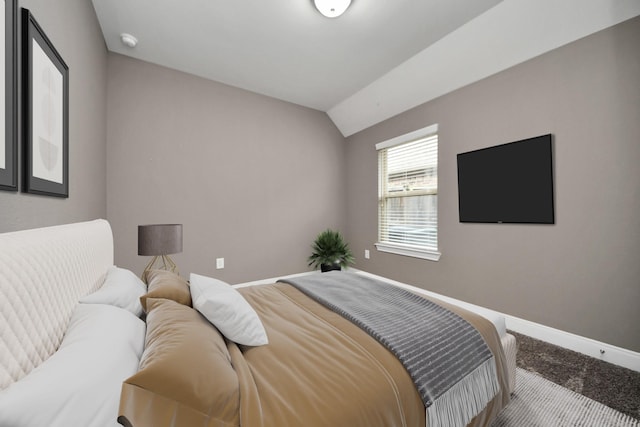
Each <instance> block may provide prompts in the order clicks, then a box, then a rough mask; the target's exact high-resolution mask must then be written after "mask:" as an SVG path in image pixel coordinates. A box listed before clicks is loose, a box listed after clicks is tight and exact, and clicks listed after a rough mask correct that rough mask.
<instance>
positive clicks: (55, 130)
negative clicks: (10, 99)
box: [22, 9, 69, 197]
mask: <svg viewBox="0 0 640 427" xmlns="http://www.w3.org/2000/svg"><path fill="white" fill-rule="evenodd" d="M22 44H23V45H22V60H23V64H22V67H23V68H22V72H23V77H22V80H23V98H22V99H23V107H24V111H23V125H24V129H23V137H24V140H23V141H24V143H23V145H24V165H25V167H24V171H25V177H24V183H23V187H24V188H23V191H26V192H28V193H34V194H44V195H48V196H56V197H69V68H68V67H67V64H65V62H64V60H63V59H62V57H61V56H60V54H59V53H58V51H57V50H56V48H55V47H54V46H53V44H52V43H51V41H50V40H49V38H48V37H47V36H46V34H45V33H44V31H43V30H42V28H41V27H40V25H38V23H37V22H36V20H35V18H34V17H33V15H32V14H31V13H30V12H29V10H28V9H22Z"/></svg>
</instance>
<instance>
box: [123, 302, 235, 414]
mask: <svg viewBox="0 0 640 427" xmlns="http://www.w3.org/2000/svg"><path fill="white" fill-rule="evenodd" d="M147 307H148V309H149V314H148V315H147V337H146V343H145V350H144V354H143V355H142V359H141V360H140V370H139V371H138V372H137V373H136V374H135V375H133V376H132V377H130V378H128V379H127V380H125V382H124V384H123V385H122V397H121V400H120V409H119V412H118V415H119V416H118V420H119V421H120V422H121V423H122V424H123V425H133V426H138V425H144V426H156V425H158V426H159V425H169V424H171V425H176V426H196V425H197V426H214V425H215V426H237V425H240V383H239V380H238V376H237V374H236V371H235V370H234V369H233V366H232V365H231V356H230V355H229V351H228V350H227V345H226V343H225V341H224V338H223V337H222V335H220V332H219V331H218V330H217V329H216V328H214V327H213V326H211V324H210V323H209V322H207V320H206V319H204V318H203V317H202V316H201V315H200V314H199V313H198V312H197V311H195V310H194V309H193V308H191V307H187V306H185V305H182V304H178V303H176V302H175V301H171V300H167V299H155V298H149V299H148V300H147Z"/></svg>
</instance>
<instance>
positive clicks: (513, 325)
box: [235, 268, 640, 372]
mask: <svg viewBox="0 0 640 427" xmlns="http://www.w3.org/2000/svg"><path fill="white" fill-rule="evenodd" d="M349 271H353V272H356V273H358V274H362V275H363V276H368V277H372V278H374V279H378V280H382V281H384V282H387V283H390V284H393V285H396V286H400V287H403V288H407V289H411V290H413V291H415V292H418V293H422V294H424V295H427V296H433V297H434V298H438V299H441V300H443V301H446V302H449V303H452V304H456V305H459V306H462V307H468V308H470V309H472V310H475V311H478V312H482V311H489V312H494V313H498V314H500V315H502V316H504V318H505V320H506V324H507V329H509V330H512V331H514V332H517V333H520V334H523V335H527V336H529V337H532V338H535V339H538V340H541V341H545V342H548V343H550V344H554V345H557V346H558V347H562V348H566V349H568V350H573V351H575V352H578V353H582V354H585V355H587V356H590V357H593V358H596V359H599V360H603V361H605V362H609V363H613V364H614V365H618V366H622V367H625V368H628V369H631V370H634V371H637V372H640V353H638V352H635V351H631V350H627V349H625V348H622V347H616V346H614V345H611V344H607V343H603V342H600V341H596V340H593V339H591V338H586V337H583V336H580V335H576V334H572V333H570V332H565V331H561V330H560V329H554V328H551V327H549V326H545V325H542V324H540V323H535V322H531V321H529V320H525V319H520V318H518V317H515V316H511V315H508V314H504V313H499V312H496V311H495V310H490V309H488V308H485V307H481V306H477V305H475V304H470V303H467V302H464V301H460V300H457V299H455V298H450V297H447V296H445V295H440V294H437V293H435V292H431V291H427V290H425V289H422V288H418V287H416V286H412V285H408V284H406V283H402V282H398V281H395V280H392V279H388V278H386V277H383V276H378V275H376V274H372V273H368V272H366V271H362V270H357V269H355V268H350V269H349ZM314 273H315V272H313V271H309V272H306V273H298V274H290V275H288V276H281V277H279V278H272V279H264V280H257V281H254V282H247V283H241V284H238V285H235V286H236V287H244V286H254V285H263V284H269V283H275V282H276V281H277V280H278V279H283V278H287V277H297V276H306V275H308V274H314Z"/></svg>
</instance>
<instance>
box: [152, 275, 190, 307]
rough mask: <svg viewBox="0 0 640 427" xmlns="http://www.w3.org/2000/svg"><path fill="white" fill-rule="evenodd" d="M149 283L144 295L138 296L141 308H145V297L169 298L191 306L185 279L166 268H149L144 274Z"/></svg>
mask: <svg viewBox="0 0 640 427" xmlns="http://www.w3.org/2000/svg"><path fill="white" fill-rule="evenodd" d="M146 279H147V283H148V284H149V286H148V289H149V291H148V292H147V294H146V295H143V296H141V297H140V303H141V304H142V308H143V309H144V310H145V311H147V312H148V310H147V298H164V299H170V300H173V301H175V302H177V303H180V304H183V305H186V306H189V307H191V291H190V290H189V284H188V283H187V281H186V280H185V279H183V278H182V277H180V276H178V275H177V274H175V273H172V272H170V271H166V270H151V271H149V272H148V273H147V275H146Z"/></svg>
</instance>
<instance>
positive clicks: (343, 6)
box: [313, 0, 351, 18]
mask: <svg viewBox="0 0 640 427" xmlns="http://www.w3.org/2000/svg"><path fill="white" fill-rule="evenodd" d="M313 3H315V5H316V9H318V11H319V12H320V13H321V14H323V15H324V16H326V17H327V18H337V17H338V16H340V15H342V14H343V13H344V11H345V10H347V8H348V7H349V5H350V4H351V0H313Z"/></svg>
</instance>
